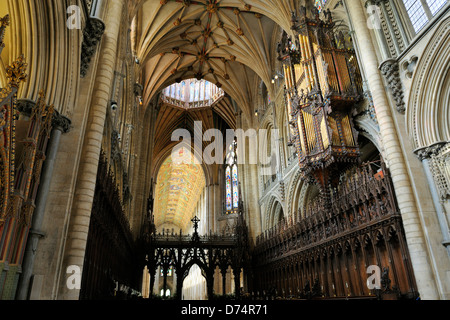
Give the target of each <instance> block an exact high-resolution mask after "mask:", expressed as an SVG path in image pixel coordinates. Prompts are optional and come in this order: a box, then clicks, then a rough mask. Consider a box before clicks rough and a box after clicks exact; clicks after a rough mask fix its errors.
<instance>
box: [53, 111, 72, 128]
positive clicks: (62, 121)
mask: <svg viewBox="0 0 450 320" xmlns="http://www.w3.org/2000/svg"><path fill="white" fill-rule="evenodd" d="M52 126H53V128H54V129H56V130H60V131H62V132H63V133H68V132H69V131H70V129H71V128H72V121H71V120H70V119H69V118H67V117H65V116H63V115H62V114H60V113H59V112H55V113H54V114H53V119H52Z"/></svg>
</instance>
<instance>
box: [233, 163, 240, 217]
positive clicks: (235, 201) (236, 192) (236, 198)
mask: <svg viewBox="0 0 450 320" xmlns="http://www.w3.org/2000/svg"><path fill="white" fill-rule="evenodd" d="M238 207H239V186H238V169H237V165H236V164H235V165H234V166H233V208H234V209H237V208H238Z"/></svg>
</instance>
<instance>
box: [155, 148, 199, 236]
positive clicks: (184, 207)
mask: <svg viewBox="0 0 450 320" xmlns="http://www.w3.org/2000/svg"><path fill="white" fill-rule="evenodd" d="M189 156H192V155H190V154H189ZM205 185H206V182H205V176H204V173H203V169H202V167H201V166H200V165H196V164H176V163H173V161H172V157H170V156H169V157H168V158H167V159H166V161H164V163H163V164H162V166H161V168H160V170H159V173H158V178H157V186H156V197H155V225H156V227H157V228H158V227H160V226H162V225H165V224H167V225H170V224H173V225H176V226H177V227H179V228H180V229H181V230H183V231H185V230H186V227H187V225H188V222H189V221H190V220H191V218H192V215H193V213H194V209H195V207H196V205H197V203H198V200H199V199H200V196H201V194H202V191H203V189H204V188H205Z"/></svg>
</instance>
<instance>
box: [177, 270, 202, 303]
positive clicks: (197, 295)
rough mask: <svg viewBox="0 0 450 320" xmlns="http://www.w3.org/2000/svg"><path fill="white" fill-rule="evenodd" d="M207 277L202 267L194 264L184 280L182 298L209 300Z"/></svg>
mask: <svg viewBox="0 0 450 320" xmlns="http://www.w3.org/2000/svg"><path fill="white" fill-rule="evenodd" d="M207 299H208V294H207V288H206V278H205V277H204V276H203V274H202V269H201V268H200V267H199V266H198V265H197V264H194V265H193V266H192V267H191V268H190V269H189V274H188V276H187V277H186V279H184V281H183V291H182V300H193V301H196V300H207Z"/></svg>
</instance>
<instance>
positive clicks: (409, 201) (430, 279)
mask: <svg viewBox="0 0 450 320" xmlns="http://www.w3.org/2000/svg"><path fill="white" fill-rule="evenodd" d="M345 3H346V7H347V10H348V12H349V16H350V20H351V22H352V24H353V28H354V33H355V37H356V39H355V40H356V41H355V42H357V43H358V45H359V48H360V50H361V54H362V55H363V59H362V63H363V65H364V69H365V72H366V75H367V78H368V79H367V80H368V84H369V87H370V91H371V92H372V97H373V101H374V105H375V111H376V115H377V118H378V121H379V125H380V134H381V137H382V141H383V147H384V148H385V154H386V158H387V159H386V161H387V164H388V165H389V169H390V173H391V176H392V181H393V184H394V188H395V191H396V195H397V200H398V205H399V208H400V212H401V214H402V218H403V225H404V229H405V235H406V240H407V243H408V248H409V252H410V256H411V262H412V265H413V269H414V273H415V277H416V281H417V287H418V290H419V292H420V294H421V297H422V298H424V299H439V294H438V290H437V288H436V282H435V279H434V275H433V270H432V267H431V262H430V260H429V255H428V248H427V244H426V240H425V237H424V230H423V228H422V224H421V219H420V216H419V212H418V208H417V203H416V199H415V197H414V194H413V190H412V187H411V183H412V182H411V179H410V178H409V176H408V171H407V168H406V165H405V158H404V156H403V151H402V148H401V145H400V141H399V137H398V135H397V131H396V127H395V123H394V119H393V114H392V111H391V108H390V106H389V102H388V98H387V96H386V89H385V86H384V83H383V80H382V77H381V74H380V71H379V69H378V61H377V56H376V53H375V48H374V45H373V43H372V37H371V34H370V30H369V28H368V25H367V22H368V18H367V17H366V16H365V14H364V8H363V6H362V4H361V1H349V0H346V2H345Z"/></svg>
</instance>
